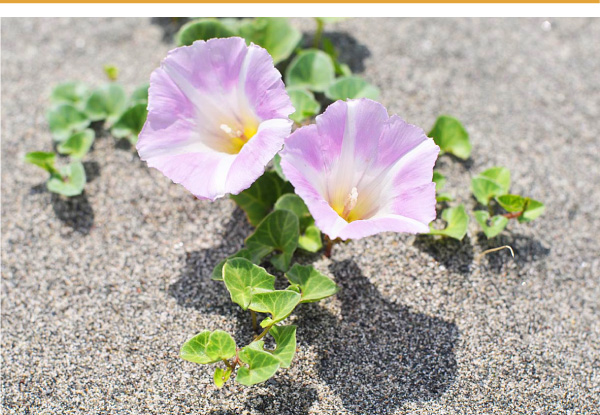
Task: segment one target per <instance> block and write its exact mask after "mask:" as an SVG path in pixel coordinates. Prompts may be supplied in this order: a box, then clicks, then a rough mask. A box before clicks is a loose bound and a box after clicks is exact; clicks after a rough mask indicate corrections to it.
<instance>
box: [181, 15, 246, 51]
mask: <svg viewBox="0 0 600 415" xmlns="http://www.w3.org/2000/svg"><path fill="white" fill-rule="evenodd" d="M235 35H236V33H235V32H233V31H232V30H231V29H229V28H228V27H227V26H225V25H224V24H223V23H221V22H219V21H218V20H216V19H200V20H193V21H191V22H188V23H186V24H185V25H183V26H182V27H181V29H179V32H177V36H176V39H177V46H189V45H191V44H192V43H194V42H195V41H197V40H208V39H212V38H217V37H231V36H235Z"/></svg>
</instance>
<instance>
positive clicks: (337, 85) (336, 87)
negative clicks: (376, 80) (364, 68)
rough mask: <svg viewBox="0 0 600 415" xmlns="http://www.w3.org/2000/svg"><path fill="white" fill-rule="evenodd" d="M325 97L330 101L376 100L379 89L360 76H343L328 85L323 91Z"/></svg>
mask: <svg viewBox="0 0 600 415" xmlns="http://www.w3.org/2000/svg"><path fill="white" fill-rule="evenodd" d="M325 96H326V97H327V98H329V99H330V100H332V101H337V100H338V99H341V100H346V99H357V98H369V99H374V100H376V99H378V98H379V89H377V87H375V86H373V85H371V84H370V83H368V82H367V81H365V80H364V79H363V78H361V77H360V76H343V77H341V78H338V79H336V80H335V82H333V83H332V84H331V85H329V87H328V88H327V89H326V90H325Z"/></svg>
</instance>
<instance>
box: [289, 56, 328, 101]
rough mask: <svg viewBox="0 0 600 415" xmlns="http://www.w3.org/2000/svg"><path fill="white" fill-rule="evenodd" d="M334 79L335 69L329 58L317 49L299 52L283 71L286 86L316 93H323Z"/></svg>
mask: <svg viewBox="0 0 600 415" xmlns="http://www.w3.org/2000/svg"><path fill="white" fill-rule="evenodd" d="M334 79H335V68H334V65H333V61H332V59H331V57H330V56H329V55H328V54H326V53H325V52H323V51H321V50H318V49H307V50H304V51H302V52H300V53H299V54H298V55H296V57H295V58H294V59H293V60H292V62H291V63H290V65H289V66H288V67H287V69H286V71H285V81H286V82H285V83H286V85H287V86H289V87H300V88H306V89H310V90H311V91H316V92H323V91H325V90H326V89H327V87H329V85H331V84H332V82H333V81H334Z"/></svg>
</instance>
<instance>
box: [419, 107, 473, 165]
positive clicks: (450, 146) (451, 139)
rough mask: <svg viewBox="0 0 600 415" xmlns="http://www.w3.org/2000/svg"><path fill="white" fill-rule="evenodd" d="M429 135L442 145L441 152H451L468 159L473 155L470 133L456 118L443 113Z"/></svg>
mask: <svg viewBox="0 0 600 415" xmlns="http://www.w3.org/2000/svg"><path fill="white" fill-rule="evenodd" d="M429 137H431V138H433V140H434V141H435V143H436V144H437V145H438V146H440V149H441V151H440V154H443V153H450V154H454V155H455V156H456V157H458V158H460V159H463V160H466V159H468V158H469V156H470V155H471V143H470V142H469V134H468V133H467V131H466V130H465V128H464V127H463V126H462V124H461V123H460V121H458V120H457V119H456V118H452V117H449V116H447V115H441V116H439V117H438V119H437V120H436V121H435V125H434V126H433V129H432V130H431V131H430V132H429Z"/></svg>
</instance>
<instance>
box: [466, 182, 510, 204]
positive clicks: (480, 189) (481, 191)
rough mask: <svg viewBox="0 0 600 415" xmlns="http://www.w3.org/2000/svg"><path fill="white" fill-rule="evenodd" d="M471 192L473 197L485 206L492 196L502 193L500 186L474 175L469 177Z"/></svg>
mask: <svg viewBox="0 0 600 415" xmlns="http://www.w3.org/2000/svg"><path fill="white" fill-rule="evenodd" d="M471 192H473V196H475V199H477V201H478V202H479V203H481V204H482V205H484V206H487V205H488V204H489V203H490V200H492V199H493V198H494V197H496V196H500V195H502V194H503V193H504V192H503V190H502V186H500V185H499V184H498V183H496V182H495V181H493V180H491V179H488V178H487V177H483V176H476V177H473V179H471Z"/></svg>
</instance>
